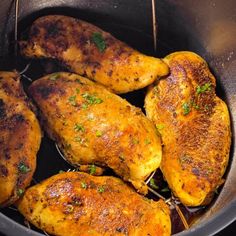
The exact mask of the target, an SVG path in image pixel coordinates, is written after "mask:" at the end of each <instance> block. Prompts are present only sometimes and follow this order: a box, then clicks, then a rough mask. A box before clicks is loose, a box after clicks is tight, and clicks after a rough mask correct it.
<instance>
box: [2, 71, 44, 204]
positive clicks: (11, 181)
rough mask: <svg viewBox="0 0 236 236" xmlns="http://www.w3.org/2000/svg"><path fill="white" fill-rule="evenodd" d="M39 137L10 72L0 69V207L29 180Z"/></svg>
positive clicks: (30, 114) (16, 77)
mask: <svg viewBox="0 0 236 236" xmlns="http://www.w3.org/2000/svg"><path fill="white" fill-rule="evenodd" d="M40 140H41V131H40V127H39V123H38V121H37V119H36V117H35V115H34V113H33V112H32V111H31V106H30V103H29V101H28V100H27V98H26V96H25V93H24V92H23V89H22V87H21V83H20V78H19V75H18V74H17V73H14V72H0V207H3V206H7V205H10V204H12V203H13V202H15V201H16V200H17V199H18V198H19V197H20V196H21V194H22V193H23V192H24V189H25V188H26V187H27V186H28V185H29V184H30V182H31V179H32V176H33V173H34V170H35V165H36V154H37V151H38V149H39V145H40Z"/></svg>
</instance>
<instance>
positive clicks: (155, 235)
mask: <svg viewBox="0 0 236 236" xmlns="http://www.w3.org/2000/svg"><path fill="white" fill-rule="evenodd" d="M18 209H19V211H20V212H21V213H22V214H23V215H24V216H25V217H26V219H27V220H28V221H30V222H31V223H33V224H34V225H35V226H37V227H38V228H40V229H42V230H45V231H46V232H48V233H50V234H53V235H58V236H67V235H70V236H79V235H83V236H88V235H105V236H113V235H132V236H134V235H135V236H143V235H150V236H168V235H170V232H171V222H170V211H169V208H168V206H167V205H166V204H165V203H164V202H163V201H162V200H160V201H158V202H154V201H152V200H149V199H146V198H144V197H142V196H140V195H138V194H137V193H136V192H135V191H134V190H133V189H131V188H130V187H128V186H127V185H126V184H125V183H124V182H122V181H121V180H120V179H118V178H114V177H107V176H104V177H94V176H91V175H88V174H85V173H80V172H65V173H62V174H58V175H55V176H53V177H50V178H49V179H47V180H45V181H43V182H42V183H41V184H38V185H36V186H33V187H31V188H29V189H28V190H27V191H26V193H25V194H24V196H23V198H22V200H20V202H19V203H18Z"/></svg>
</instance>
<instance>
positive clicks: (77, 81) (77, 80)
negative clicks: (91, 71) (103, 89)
mask: <svg viewBox="0 0 236 236" xmlns="http://www.w3.org/2000/svg"><path fill="white" fill-rule="evenodd" d="M75 82H76V83H78V84H83V83H82V82H81V80H80V79H76V80H75Z"/></svg>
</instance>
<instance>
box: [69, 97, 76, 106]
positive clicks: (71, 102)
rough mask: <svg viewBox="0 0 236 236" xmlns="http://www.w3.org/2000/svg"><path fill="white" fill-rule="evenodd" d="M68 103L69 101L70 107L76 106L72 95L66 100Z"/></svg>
mask: <svg viewBox="0 0 236 236" xmlns="http://www.w3.org/2000/svg"><path fill="white" fill-rule="evenodd" d="M68 101H69V103H70V104H71V105H72V106H76V104H77V103H76V96H75V95H74V96H71V97H69V98H68Z"/></svg>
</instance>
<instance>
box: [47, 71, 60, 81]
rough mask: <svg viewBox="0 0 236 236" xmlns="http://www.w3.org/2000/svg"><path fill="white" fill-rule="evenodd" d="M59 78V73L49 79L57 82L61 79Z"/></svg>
mask: <svg viewBox="0 0 236 236" xmlns="http://www.w3.org/2000/svg"><path fill="white" fill-rule="evenodd" d="M59 77H60V76H59V74H58V73H54V74H52V75H51V76H50V77H49V79H50V80H52V81H55V80H57V79H59Z"/></svg>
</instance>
